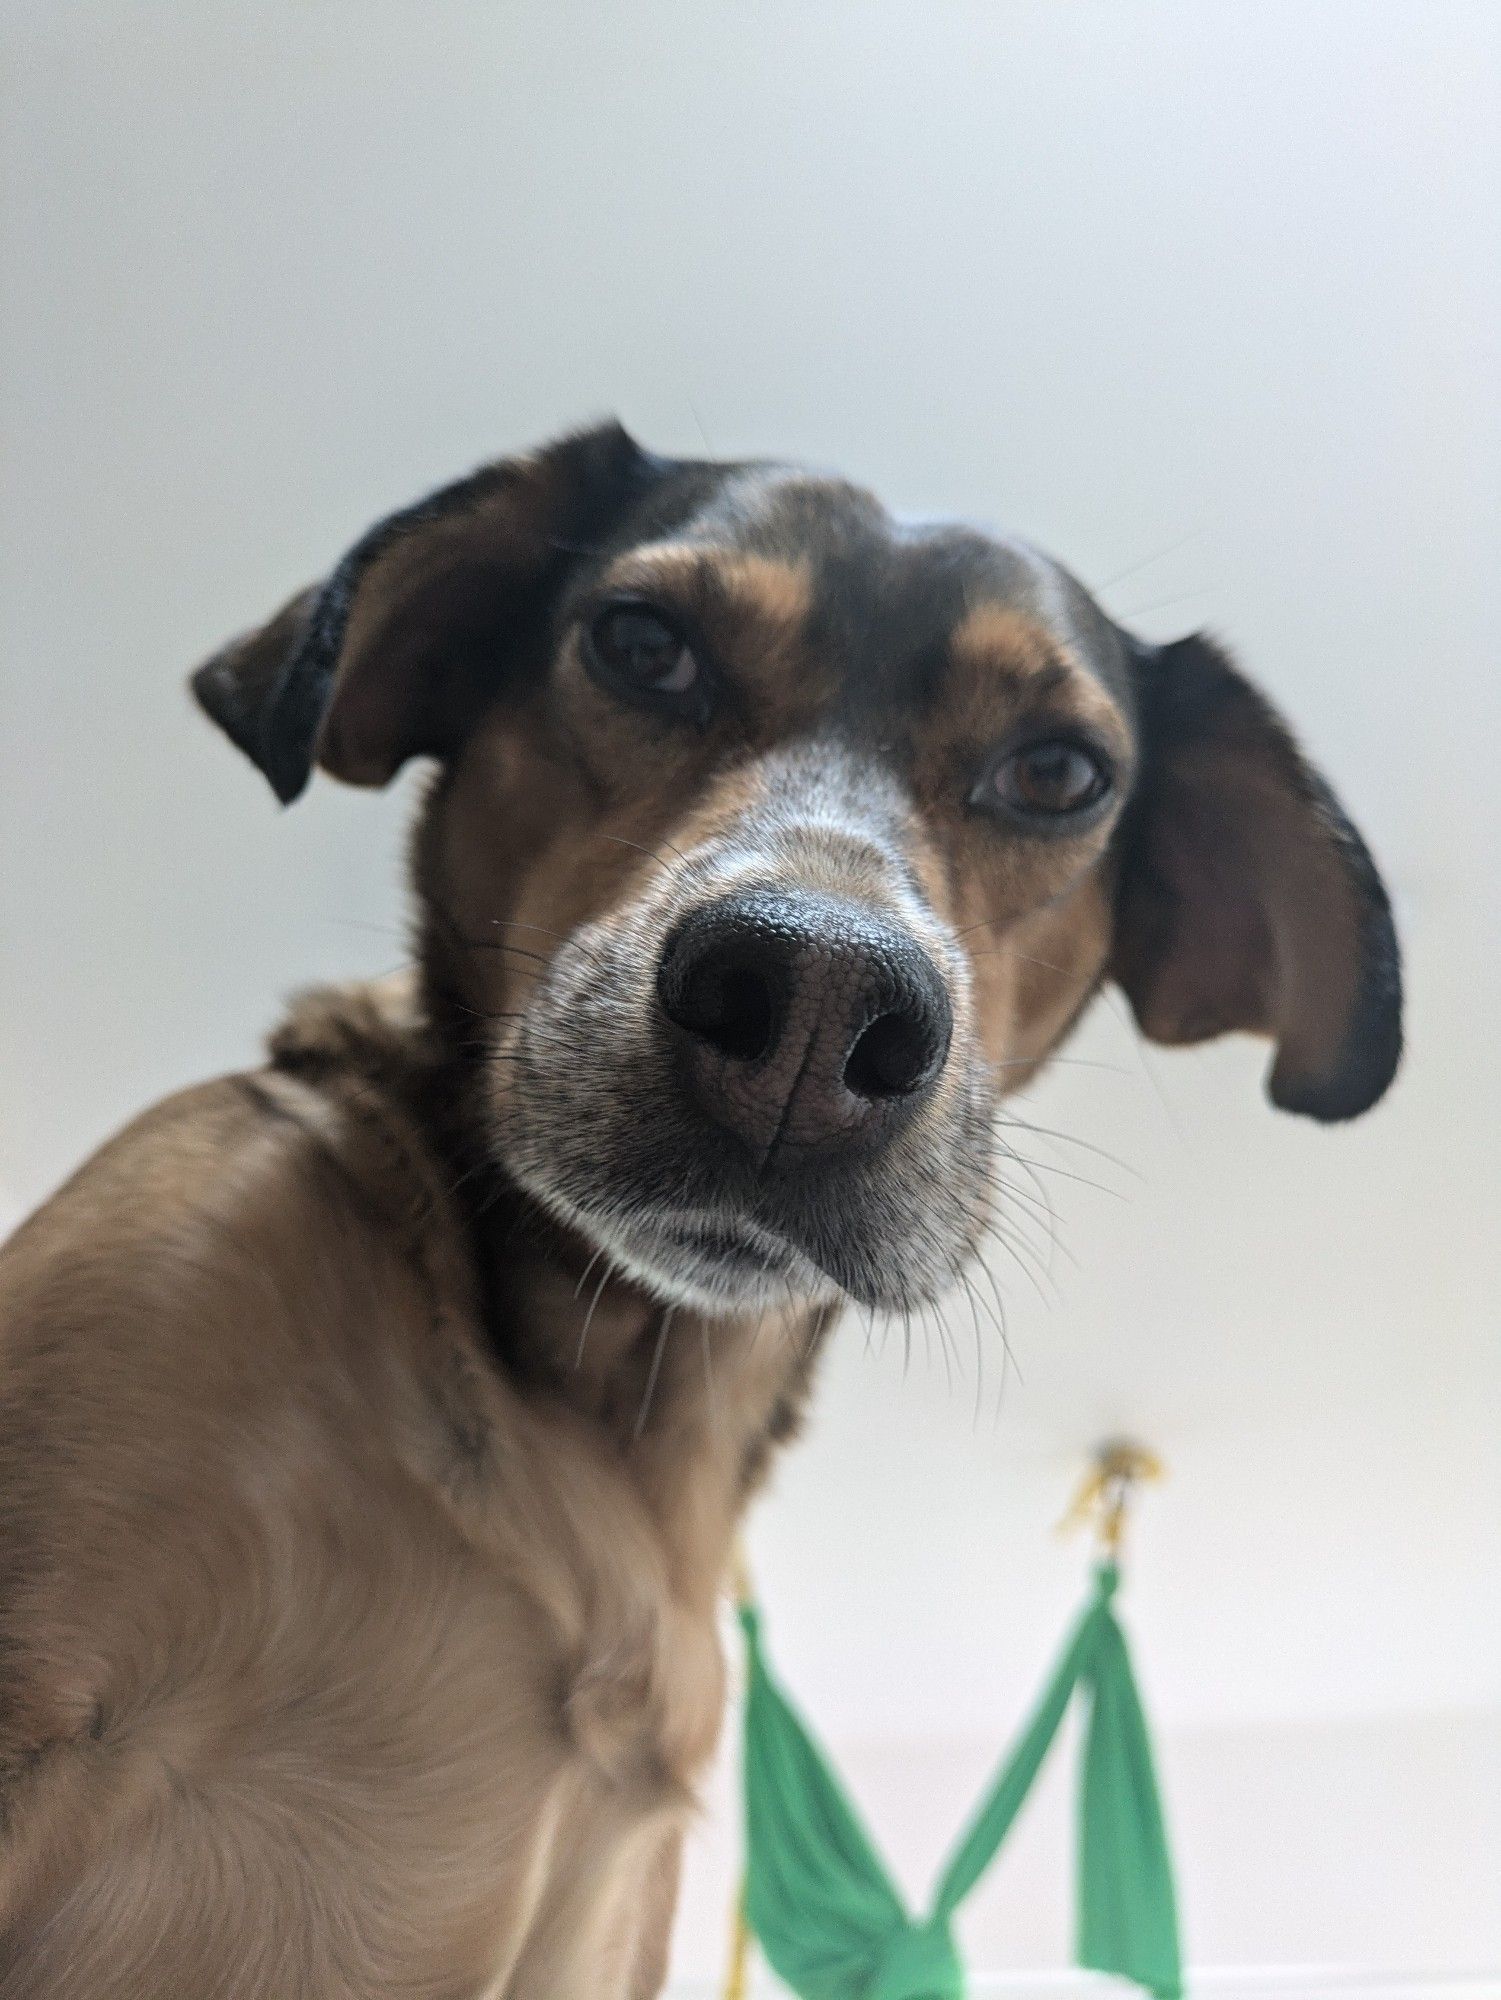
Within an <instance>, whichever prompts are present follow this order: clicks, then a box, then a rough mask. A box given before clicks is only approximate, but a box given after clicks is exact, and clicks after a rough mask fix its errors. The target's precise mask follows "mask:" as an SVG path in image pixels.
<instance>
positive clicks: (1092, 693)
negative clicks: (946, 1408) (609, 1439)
mask: <svg viewBox="0 0 1501 2000" xmlns="http://www.w3.org/2000/svg"><path fill="white" fill-rule="evenodd" d="M194 687H195V691H196V693H197V695H198V698H199V699H200V701H201V702H202V703H203V705H204V707H205V708H206V709H207V710H208V712H209V713H210V715H212V716H213V717H214V719H215V720H216V721H217V722H219V723H220V724H221V725H222V726H223V727H224V728H225V729H226V730H227V732H228V733H229V735H230V736H231V737H232V738H233V739H234V740H235V742H236V743H237V744H239V746H240V747H241V748H242V749H243V750H245V751H246V752H247V753H248V754H249V755H250V756H251V757H252V758H253V759H254V760H255V762H256V763H257V764H258V765H259V766H260V768H261V769H262V770H263V771H264V772H265V774H266V776H267V777H268V778H269V780H270V782H271V784H272V786H273V787H274V789H275V790H276V792H277V794H278V796H279V797H280V798H282V799H283V800H291V799H293V798H295V797H296V796H297V794H298V793H299V792H300V791H301V790H302V788H303V786H304V785H305V784H306V782H307V780H308V776H309V774H310V772H311V770H312V767H313V766H314V764H319V765H322V766H323V767H324V768H325V769H326V770H328V771H331V772H333V773H334V774H335V775H336V776H338V777H341V778H344V779H347V780H348V781H350V782H352V783H355V784H366V785H375V784H381V783H383V782H385V780H387V779H388V778H390V776H391V775H392V774H393V773H394V772H395V771H396V770H397V768H398V767H399V766H400V765H401V764H402V763H403V762H404V761H405V760H406V759H407V758H409V757H412V756H415V755H421V754H425V755H430V756H433V757H436V758H437V759H438V760H439V762H440V774H439V777H438V779H437V782H436V784H435V786H434V788H433V790H432V792H431V794H430V795H429V800H428V805H427V808H426V811H425V813H424V816H423V821H422V825H421V829H420V831H419V835H418V849H417V852H418V881H419V887H420V891H421V895H422V898H423V904H424V910H425V930H424V955H425V960H426V971H427V977H428V982H429V991H430V997H431V999H432V1001H433V1004H434V1006H435V1008H436V1009H437V1010H438V1012H439V1013H440V1015H442V1016H443V1017H444V1018H446V1019H447V1020H449V1021H450V1022H452V1023H453V1024H455V1028H454V1032H455V1034H456V1035H458V1036H462V1037H465V1038H467V1039H469V1040H471V1041H473V1040H474V1039H475V1038H476V1037H477V1038H478V1039H479V1040H480V1041H481V1043H482V1053H481V1055H480V1058H479V1060H478V1061H477V1062H476V1064H475V1067H474V1071H473V1075H474V1079H475V1082H474V1088H475V1089H476V1090H477V1091H478V1092H479V1093H480V1095H481V1098H482V1100H483V1119H484V1125H485V1129H486V1131H487V1133H488V1135H489V1142H490V1144H491V1145H492V1146H493V1150H494V1153H495V1155H496V1156H497V1158H498V1159H499V1161H500V1162H501V1163H502V1164H503V1166H504V1167H505V1169H506V1170H507V1171H508V1172H509V1174H510V1175H511V1176H512V1177H513V1178H514V1180H515V1181H516V1182H518V1183H519V1184H520V1186H521V1187H522V1188H524V1189H525V1190H527V1191H528V1192H529V1193H530V1194H531V1195H532V1196H533V1197H535V1198H536V1199H537V1200H538V1201H539V1202H541V1203H542V1204H544V1205H545V1207H546V1208H547V1209H548V1210H549V1211H550V1212H551V1213H552V1214H553V1215H555V1216H557V1217H559V1218H561V1219H562V1220H564V1221H565V1222H567V1223H569V1224H571V1225H573V1226H575V1227H576V1228H577V1229H578V1230H579V1231H580V1232H581V1233H582V1234H583V1235H584V1237H585V1238H586V1239H588V1240H589V1241H590V1242H591V1243H592V1244H594V1245H595V1246H597V1247H598V1248H600V1249H601V1250H602V1251H603V1252H604V1253H606V1254H607V1255H608V1256H609V1257H610V1258H611V1259H613V1260H614V1262H615V1264H616V1265H618V1266H619V1267H621V1268H622V1269H623V1270H625V1271H626V1272H628V1273H629V1274H631V1275H632V1276H634V1277H635V1278H636V1279H637V1280H638V1281H639V1282H641V1283H643V1284H644V1285H646V1286H647V1287H648V1288H649V1289H651V1290H653V1291H655V1292H656V1293H657V1294H658V1295H659V1296H661V1297H663V1298H664V1299H667V1300H672V1301H682V1302H684V1303H692V1304H695V1305H697V1306H699V1307H701V1308H705V1309H708V1310H710V1311H727V1310H734V1309H739V1308H742V1307H745V1306H748V1305H755V1304H756V1303H758V1302H764V1301H766V1300H768V1299H770V1298H773V1297H779V1298H785V1297H787V1296H789V1295H791V1296H793V1297H803V1298H807V1299H809V1300H810V1301H811V1300H819V1299H823V1298H827V1297H830V1296H832V1295H834V1294H835V1293H836V1292H844V1293H847V1294H849V1295H850V1296H852V1297H854V1298H856V1299H859V1300H862V1301H865V1302H868V1303H874V1304H881V1305H895V1306H902V1305H908V1304H912V1303H915V1302H918V1301H920V1300H923V1299H926V1298H929V1297H932V1296H933V1295H935V1294H936V1293H937V1292H939V1291H941V1290H942V1289H943V1288H944V1287H945V1285H946V1284H947V1283H948V1281H949V1280H950V1278H951V1277H952V1276H953V1275H954V1274H955V1273H956V1272H957V1270H958V1269H959V1268H960V1266H961V1265H962V1263H963V1261H964V1259H965V1257H966V1255H967V1254H968V1252H969V1251H970V1249H971V1248H972V1247H973V1246H974V1244H975V1242H976V1239H977V1237H978V1236H979V1234H980V1233H981V1231H982V1230H983V1227H984V1225H985V1222H986V1219H987V1214H988V1208H989V1202H990V1199H991V1193H990V1190H991V1184H992V1173H991V1155H992V1132H993V1126H994V1119H995V1112H996V1106H997V1102H998V1099H999V1097H1000V1096H1001V1095H1002V1094H1004V1092H1005V1091H1006V1090H1008V1089H1009V1088H1011V1087H1012V1086H1014V1085H1015V1084H1016V1083H1018V1082H1020V1081H1022V1080H1024V1079H1025V1078H1026V1077H1027V1076H1029V1075H1030V1074H1031V1072H1032V1071H1033V1070H1035V1069H1036V1067H1037V1066H1038V1065H1039V1064H1040V1063H1042V1062H1043V1061H1044V1060H1045V1059H1046V1057H1047V1055H1048V1054H1049V1052H1050V1051H1051V1050H1052V1049H1053V1048H1054V1047H1056V1045H1057V1043H1058V1041H1059V1040H1060V1038H1061V1037H1062V1036H1063V1035H1064V1033H1065V1032H1066V1031H1067V1029H1068V1028H1069V1026H1070V1025H1071V1024H1072V1023H1073V1021H1074V1020H1075V1019H1076V1018H1077V1016H1078V1015H1079V1013H1080V1011H1081V1009H1082V1008H1083V1007H1084V1005H1085V1003H1086V1002H1087V1001H1088V999H1089V998H1090V996H1091V994H1092V993H1093V992H1094V991H1095V989H1096V988H1097V987H1098V986H1099V984H1100V983H1101V981H1102V980H1105V979H1107V978H1110V979H1114V980H1116V981H1118V982H1119V984H1120V985H1121V987H1122V988H1123V989H1124V990H1125V992H1126V994H1127V995H1128V996H1129V998H1130V1001H1131V1004H1132V1006H1133V1008H1134V1009H1135V1012H1136V1016H1137V1019H1138V1021H1139V1022H1140V1024H1141V1027H1142V1028H1143V1030H1144V1031H1145V1033H1146V1034H1148V1035H1150V1036H1151V1037H1153V1038H1154V1039H1155V1040H1158V1041H1165V1042H1188V1041H1198V1040H1202V1039H1203V1038H1205V1037H1207V1036H1212V1035H1218V1034H1221V1033H1223V1032H1225V1031H1226V1030H1231V1029H1243V1030H1249V1031H1250V1032H1252V1033H1255V1034H1259V1035H1264V1036H1266V1037H1268V1038H1269V1039H1270V1040H1271V1041H1272V1043H1273V1044H1274V1048H1275V1052H1274V1055H1273V1059H1272V1063H1271V1069H1270V1075H1269V1083H1268V1089H1269V1093H1270V1096H1271V1098H1272V1101H1273V1103H1275V1104H1277V1105H1279V1106H1280V1107H1282V1108H1283V1109H1285V1110H1290V1111H1300V1112H1304V1113H1306V1114H1307V1115H1309V1116H1311V1117H1314V1118H1319V1119H1340V1118H1348V1117H1351V1116H1353V1115H1354V1114H1355V1113H1357V1112H1360V1111H1364V1110H1365V1109H1366V1108H1367V1106H1369V1105H1370V1104H1372V1103H1373V1102H1374V1101H1375V1100H1376V1099H1377V1098H1378V1097H1379V1096H1380V1095H1381V1094H1382V1092H1383V1091H1384V1090H1385V1089H1386V1086H1387V1084H1388V1083H1389V1082H1390V1080H1391V1077H1392V1074H1393V1072H1394V1070H1395V1068H1396V1064H1397V1059H1398V1054H1399V1050H1400V992H1399V978H1398V959H1397V949H1396V942H1395V938H1394V935H1393V931H1392V924H1391V916H1390V911H1389V908H1388V904H1387V899H1386V896H1385V894H1384V892H1383V890H1382V887H1381V883H1380V880H1379V878H1378V876H1377V874H1376V871H1375V869H1374V867H1373V866H1372V864H1371V860H1370V857H1369V855H1368V854H1367V852H1366V849H1365V847H1364V846H1363V844H1362V842H1361V840H1360V838H1359V836H1358V835H1357V834H1356V832H1355V831H1354V829H1353V828H1352V826H1351V825H1350V823H1349V821H1348V820H1347V819H1346V818H1345V816H1344V814H1343V813H1342V812H1341V810H1340V808H1339V806H1338V804H1337V802H1336V801H1335V799H1334V797H1333V795H1332V793H1331V792H1330V791H1329V789H1328V787H1327V786H1326V785H1325V784H1324V782H1323V780H1322V779H1321V778H1320V777H1319V776H1318V775H1317V773H1316V772H1314V771H1313V770H1312V769H1311V768H1310V767H1309V765H1308V764H1307V763H1305V761H1304V760H1303V758H1302V757H1301V755H1300V754H1299V752H1298V750H1297V748H1296V746H1295V744H1294V742H1293V740H1292V738H1291V736H1290V735H1289V733H1288V731H1287V729H1286V727H1285V726H1284V724H1283V723H1282V721H1281V720H1280V719H1279V717H1278V716H1277V715H1276V713H1275V712H1274V711H1273V709H1272V708H1271V707H1270V706H1269V705H1268V704H1267V702H1266V701H1265V700H1264V699H1263V698H1262V697H1261V696H1260V695H1259V694H1257V693H1256V692H1255V690H1254V689H1253V688H1252V687H1251V686H1250V685H1249V684H1248V683H1247V682H1246V681H1245V680H1244V679H1242V677H1241V676H1240V675H1239V673H1238V672H1237V671H1236V670H1235V668H1234V667H1233V666H1232V665H1231V663H1230V662H1229V660H1228V659H1227V658H1226V657H1225V655H1224V654H1223V653H1222V652H1221V651H1219V650H1218V649H1217V648H1216V647H1215V646H1213V645H1212V644H1210V643H1209V642H1207V641H1206V640H1204V639H1202V638H1190V639H1185V640H1182V641H1180V642H1179V643H1177V644H1175V645H1170V646H1166V647H1155V646H1149V645H1144V644H1142V643H1140V642H1139V641H1137V640H1135V639H1133V638H1131V637H1130V636H1129V635H1127V634H1126V633H1124V632H1122V631H1121V630H1120V629H1119V628H1118V627H1116V626H1115V625H1114V624H1113V623H1112V622H1111V621H1110V619H1109V618H1107V617H1106V616H1105V614H1104V613H1103V612H1102V611H1101V610H1100V608H1099V607H1098V606H1097V605H1096V604H1095V603H1094V602H1093V600H1092V599H1091V598H1090V597H1089V595H1088V594H1087V593H1086V592H1085V590H1084V589H1083V588H1082V587H1081V586H1080V585H1079V584H1078V583H1077V582H1076V581H1075V580H1074V579H1073V578H1072V577H1071V576H1070V575H1069V574H1068V573H1067V572H1066V571H1065V570H1063V569H1061V568H1060V567H1059V566H1058V565H1057V564H1056V563H1054V562H1052V561H1051V560H1050V559H1049V558H1047V557H1046V556H1043V555H1041V554H1039V553H1038V552H1037V551H1036V550H1034V549H1032V548H1029V547H1027V546H1026V545H1024V544H1022V543H1019V542H1014V541H1010V540H1004V539H997V538H994V537H992V536H989V535H985V534H980V533H977V532H975V531H974V530H971V529H968V528H957V527H934V526H929V525H923V526H909V525H903V524H902V523H900V522H899V521H896V520H894V519H893V518H892V517H891V516H890V515H889V514H887V513H886V511H885V510H884V509H883V508H882V507H881V505H880V504H879V503H878V502H877V501H876V500H875V499H873V498H872V497H871V496H870V495H869V494H868V493H865V492H862V491H861V490H860V489H858V488H856V487H853V486H849V485H846V484H844V483H843V482H841V481H838V480H832V479H828V478H823V477H814V476H809V475H807V474H805V473H802V472H798V471H795V470H790V469H788V468H785V467H782V466H777V465H761V464H747V465H713V464H704V463H686V462H680V461H667V460H664V459H660V458H657V457H655V456H653V455H652V454H650V453H647V452H645V451H643V450H641V449H640V448H639V447H638V446H637V445H636V444H635V443H634V442H633V441H632V440H631V439H630V438H629V437H628V436H627V435H626V434H625V433H624V432H623V431H622V430H620V429H619V428H618V427H616V426H613V425H611V426H605V427H602V428H600V429H598V430H594V431H591V432H588V433H586V434H583V435H580V436H575V437H570V438H567V439H564V440H563V441H561V442H559V443H557V444H554V445H552V446H550V447H548V448H547V449H545V450H543V451H540V452H538V453H537V454H535V455H534V456H531V457H528V458H523V459H517V460H513V461H508V462H505V463H502V464H499V465H496V466H493V467H488V468H486V469H484V470H482V471H480V472H478V473H476V474H474V475H473V476H472V477H471V478H468V479H465V480H462V481H460V482H459V483H458V484H456V485H454V486H451V487H448V488H446V489H444V490H443V491H441V492H439V493H437V494H435V495H433V496H432V497H431V498H430V499H427V500H424V501H422V502H420V503H419V504H418V505H416V506H414V507H410V508H408V509H406V510H405V511H404V512H402V513H399V514H396V515H393V516H392V517H391V518H390V519H389V520H386V521H383V522H381V523H380V524H379V525H377V526H376V527H374V528H372V529H371V530H370V532H369V533H368V534H367V535H365V536H364V538H363V539H362V540H361V541H360V542H359V543H357V544H356V546H355V547H354V548H353V549H352V550H351V551H350V553H349V554H348V555H347V556H346V557H345V558H344V560H343V561H342V562H341V563H340V564H339V565H338V567H337V568H336V569H335V570H334V571H333V573H332V575H331V576H330V577H329V579H328V580H327V581H326V582H325V583H322V584H320V585H317V586H315V587H314V588H312V589H310V590H307V591H305V592H304V593H302V595H301V596H299V597H297V598H296V599H294V600H293V602H292V603H291V604H290V605H288V606H287V608H286V609H285V610H284V611H283V612H281V613H280V614H279V616H277V617H276V618H275V619H273V620H272V622H271V623H270V624H269V625H267V626H266V627H264V628H263V629H262V630H260V631H258V632H256V633H254V634H252V635H250V636H249V637H247V638H245V639H243V640H240V641H238V642H237V643H235V644H234V645H232V646H230V647H229V648H227V649H226V650H225V651H224V652H223V653H221V654H219V655H218V656H217V657H216V658H215V659H213V660H211V661H210V662H209V663H208V664H207V665H206V666H204V667H203V668H201V669H200V670H199V672H198V674H197V675H196V676H195V679H194Z"/></svg>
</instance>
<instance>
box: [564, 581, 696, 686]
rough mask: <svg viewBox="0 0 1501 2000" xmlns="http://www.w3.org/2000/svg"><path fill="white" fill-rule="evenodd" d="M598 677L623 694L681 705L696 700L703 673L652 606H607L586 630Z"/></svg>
mask: <svg viewBox="0 0 1501 2000" xmlns="http://www.w3.org/2000/svg"><path fill="white" fill-rule="evenodd" d="M588 639H589V643H588V648H587V651H588V655H589V663H590V665H591V666H592V667H593V669H594V672H595V675H596V678H598V679H600V680H603V681H605V682H606V683H607V684H608V685H609V686H611V687H613V688H615V689H616V690H617V691H619V692H620V693H622V694H625V695H635V696H637V697H640V696H645V697H647V698H648V699H651V700H656V701H665V702H668V703H671V704H674V705H680V704H683V703H684V702H685V700H687V699H693V700H696V699H697V696H698V693H699V684H700V681H701V680H702V673H701V670H700V668H699V664H698V661H697V659H696V658H695V656H694V652H693V648H692V647H691V646H690V645H689V644H688V641H687V640H686V639H685V638H684V637H683V634H682V633H681V632H680V631H679V630H678V628H677V626H676V625H675V624H674V623H673V621H672V620H671V619H670V618H668V617H667V616H666V615H665V614H664V613H663V612H661V611H658V610H657V609H656V608H655V606H654V605H650V604H642V603H638V602H636V601H635V600H622V601H619V602H616V603H614V604H607V605H606V606H605V607H604V609H603V610H602V611H599V612H597V613H596V614H595V616H594V618H593V620H592V621H591V623H590V625H589V627H588Z"/></svg>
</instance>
